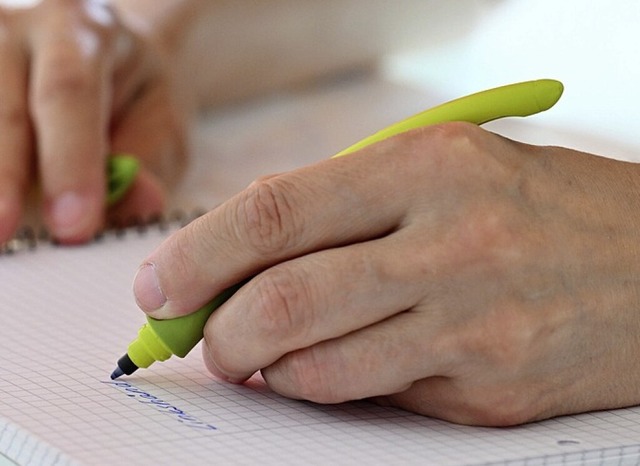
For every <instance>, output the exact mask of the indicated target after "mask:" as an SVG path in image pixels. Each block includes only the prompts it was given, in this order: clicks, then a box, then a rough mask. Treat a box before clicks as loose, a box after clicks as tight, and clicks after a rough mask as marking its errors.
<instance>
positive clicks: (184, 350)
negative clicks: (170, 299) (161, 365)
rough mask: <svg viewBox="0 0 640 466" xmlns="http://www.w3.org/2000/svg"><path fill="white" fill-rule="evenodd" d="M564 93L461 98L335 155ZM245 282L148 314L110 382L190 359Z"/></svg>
mask: <svg viewBox="0 0 640 466" xmlns="http://www.w3.org/2000/svg"><path fill="white" fill-rule="evenodd" d="M563 89H564V88H563V85H562V83H561V82H559V81H555V80H552V79H540V80H536V81H526V82H522V83H517V84H510V85H508V86H502V87H498V88H494V89H489V90H486V91H483V92H479V93H476V94H472V95H469V96H466V97H461V98H459V99H456V100H452V101H450V102H447V103H444V104H442V105H439V106H437V107H434V108H432V109H430V110H426V111H424V112H422V113H419V114H417V115H414V116H412V117H410V118H407V119H406V120H403V121H400V122H398V123H396V124H394V125H392V126H389V127H388V128H386V129H383V130H382V131H379V132H377V133H375V134H373V135H372V136H369V137H368V138H366V139H363V140H362V141H360V142H358V143H356V144H354V145H352V146H350V147H348V148H347V149H345V150H343V151H341V152H339V153H338V154H336V155H334V157H339V156H342V155H346V154H350V153H352V152H355V151H357V150H359V149H362V148H364V147H366V146H368V145H370V144H373V143H376V142H378V141H382V140H384V139H386V138H389V137H391V136H394V135H396V134H400V133H403V132H405V131H409V130H411V129H415V128H421V127H425V126H429V125H433V124H437V123H444V122H449V121H466V122H469V123H474V124H477V125H481V124H483V123H487V122H489V121H493V120H496V119H499V118H504V117H511V116H521V117H524V116H529V115H533V114H535V113H539V112H542V111H545V110H548V109H549V108H551V107H553V105H554V104H555V103H556V102H557V101H558V100H559V99H560V97H561V95H562V92H563ZM244 283H245V282H243V283H240V284H238V285H235V286H233V287H230V288H228V289H227V290H225V291H223V292H222V293H220V294H219V295H218V296H217V297H216V298H214V299H213V301H211V302H209V303H208V304H206V305H205V306H203V307H201V308H200V309H198V310H197V311H195V312H194V313H192V314H189V315H186V316H182V317H177V318H175V319H167V320H158V319H154V318H152V317H148V316H147V322H146V324H144V325H143V326H142V328H141V329H140V330H139V332H138V337H137V338H136V339H135V340H134V341H133V342H132V343H131V344H130V345H129V347H128V348H127V353H126V354H125V355H124V356H122V357H121V358H120V359H119V360H118V367H117V368H116V369H115V370H114V371H113V373H112V374H111V379H116V378H118V377H120V376H122V375H125V374H126V375H131V374H133V372H135V371H136V370H137V369H139V368H147V367H149V366H150V365H151V364H153V363H154V362H155V361H165V360H166V359H168V358H170V357H171V356H172V355H176V356H178V357H181V358H183V357H185V356H186V355H187V354H188V353H189V351H191V349H193V347H194V346H195V345H196V344H197V343H198V342H199V341H200V340H201V339H202V338H203V329H204V325H205V323H206V321H207V319H208V318H209V316H210V315H211V313H212V312H213V311H214V310H215V309H216V308H218V307H219V306H220V305H222V304H223V303H224V302H225V301H226V300H227V299H229V298H230V297H231V296H232V295H233V294H234V293H235V292H236V291H237V290H238V289H239V288H240V287H241V286H242V285H243V284H244Z"/></svg>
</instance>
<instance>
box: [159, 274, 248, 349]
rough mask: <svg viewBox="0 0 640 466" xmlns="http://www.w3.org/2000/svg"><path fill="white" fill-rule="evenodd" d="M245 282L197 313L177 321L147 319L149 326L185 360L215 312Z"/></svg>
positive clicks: (176, 319)
mask: <svg viewBox="0 0 640 466" xmlns="http://www.w3.org/2000/svg"><path fill="white" fill-rule="evenodd" d="M244 283H245V282H244V281H243V282H241V283H239V284H237V285H235V286H232V287H230V288H227V289H226V290H224V291H223V292H222V293H220V294H219V295H218V296H216V297H215V298H214V299H213V300H212V301H210V302H209V303H207V304H206V305H204V306H202V307H201V308H200V309H198V310H197V311H195V312H193V313H191V314H188V315H186V316H182V317H176V318H175V319H166V320H159V319H154V318H152V317H147V325H148V326H149V327H151V328H152V329H153V331H154V332H155V334H156V335H157V337H158V338H159V339H160V340H161V341H162V342H163V343H164V345H165V346H166V347H167V348H168V349H169V350H170V351H171V353H173V354H175V355H176V356H178V357H180V358H184V357H185V356H186V355H187V354H188V353H189V351H191V350H192V349H193V347H194V346H196V345H197V344H198V342H199V341H200V340H202V337H203V336H204V326H205V323H206V322H207V319H208V318H209V316H210V315H211V313H212V312H213V311H215V310H216V309H217V308H218V307H220V306H221V305H222V304H223V303H224V302H225V301H226V300H227V299H229V298H230V297H231V296H232V295H233V294H234V293H235V292H236V291H237V290H238V289H240V288H241V287H242V285H244Z"/></svg>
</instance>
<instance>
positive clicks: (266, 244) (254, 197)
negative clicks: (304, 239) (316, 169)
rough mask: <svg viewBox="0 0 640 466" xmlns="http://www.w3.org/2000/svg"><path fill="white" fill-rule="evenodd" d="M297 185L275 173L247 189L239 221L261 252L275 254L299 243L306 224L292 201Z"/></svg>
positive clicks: (249, 238)
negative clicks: (276, 175)
mask: <svg viewBox="0 0 640 466" xmlns="http://www.w3.org/2000/svg"><path fill="white" fill-rule="evenodd" d="M293 189H294V188H293V186H292V185H291V184H288V183H286V182H284V181H282V179H281V178H279V177H275V178H269V179H263V180H259V181H256V182H254V183H253V184H252V185H251V186H249V188H247V190H246V191H245V194H244V196H245V197H244V199H243V201H242V202H240V204H239V209H238V216H239V222H238V224H240V225H244V226H245V228H246V229H245V231H244V236H245V237H246V238H245V239H246V241H247V242H248V244H249V246H250V247H252V248H253V249H254V250H255V252H257V253H258V254H261V255H264V256H267V257H272V256H274V255H279V254H280V253H281V252H282V251H283V250H287V249H289V248H291V247H292V246H293V245H294V244H295V241H296V238H297V237H298V235H299V233H300V232H301V229H302V225H300V220H299V219H298V215H297V213H296V210H295V208H294V206H293V204H292V201H291V198H292V195H291V192H292V190H293Z"/></svg>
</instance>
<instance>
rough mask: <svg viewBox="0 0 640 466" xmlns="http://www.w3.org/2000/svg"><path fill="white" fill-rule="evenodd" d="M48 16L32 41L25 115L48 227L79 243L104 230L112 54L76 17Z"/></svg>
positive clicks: (54, 14)
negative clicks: (28, 118)
mask: <svg viewBox="0 0 640 466" xmlns="http://www.w3.org/2000/svg"><path fill="white" fill-rule="evenodd" d="M49 14H50V16H51V19H50V21H48V22H46V23H45V25H44V26H43V27H42V30H40V31H38V32H37V33H34V34H33V37H32V48H33V50H34V52H33V65H32V86H31V89H32V94H31V97H30V102H31V114H32V115H33V120H34V126H35V131H36V138H37V143H38V162H39V172H40V178H41V183H42V189H43V195H44V202H45V212H44V213H45V218H46V221H47V223H48V225H49V228H50V229H51V231H52V233H53V235H54V236H55V237H56V238H57V239H59V240H61V241H63V242H77V241H84V240H86V239H89V238H90V237H91V236H92V235H93V234H94V233H95V232H96V231H97V229H98V228H99V227H100V226H101V223H102V216H103V205H104V196H105V185H106V183H105V160H104V159H105V155H106V154H107V152H108V135H107V132H108V112H109V108H110V75H111V69H110V68H111V64H110V59H109V54H110V51H109V47H108V43H107V42H108V41H107V40H106V38H105V37H104V36H103V35H101V34H99V33H98V32H97V31H95V30H93V29H90V28H89V27H87V26H85V25H83V24H79V21H77V20H76V18H71V19H69V18H60V17H59V16H58V15H62V14H65V13H64V12H62V13H58V14H56V13H54V12H49ZM63 20H67V22H62V23H61V21H63ZM60 24H64V25H66V27H65V28H60ZM53 28H57V29H56V30H52V29H53Z"/></svg>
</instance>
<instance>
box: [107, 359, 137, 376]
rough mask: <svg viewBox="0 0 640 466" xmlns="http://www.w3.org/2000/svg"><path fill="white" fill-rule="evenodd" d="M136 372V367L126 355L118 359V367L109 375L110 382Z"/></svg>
mask: <svg viewBox="0 0 640 466" xmlns="http://www.w3.org/2000/svg"><path fill="white" fill-rule="evenodd" d="M137 370H138V366H136V364H135V363H134V362H133V361H132V360H131V358H130V357H129V355H128V354H125V355H124V356H122V357H121V358H120V359H118V367H116V370H114V371H113V372H112V373H111V380H115V379H117V378H118V377H122V376H123V375H125V374H126V375H131V374H133V373H134V372H135V371H137Z"/></svg>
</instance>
